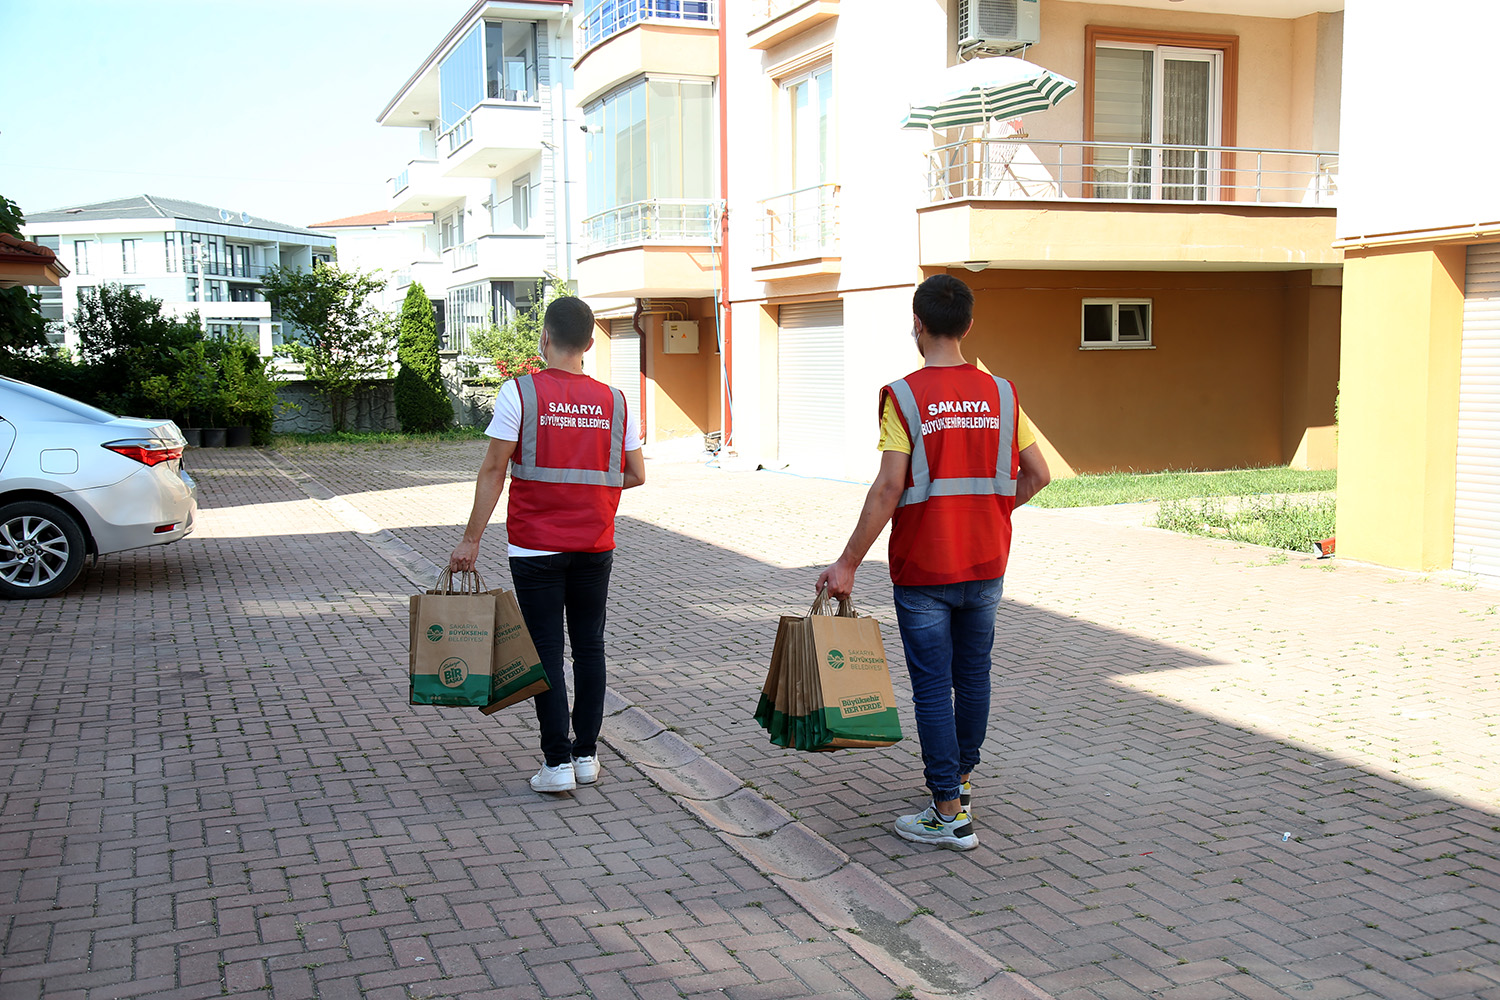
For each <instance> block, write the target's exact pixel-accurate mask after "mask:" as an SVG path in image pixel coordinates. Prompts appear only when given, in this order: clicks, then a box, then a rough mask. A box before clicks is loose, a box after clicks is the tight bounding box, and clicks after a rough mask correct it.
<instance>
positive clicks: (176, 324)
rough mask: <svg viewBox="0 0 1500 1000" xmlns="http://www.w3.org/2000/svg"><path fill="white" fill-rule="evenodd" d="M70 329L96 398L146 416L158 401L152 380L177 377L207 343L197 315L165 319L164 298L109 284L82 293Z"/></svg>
mask: <svg viewBox="0 0 1500 1000" xmlns="http://www.w3.org/2000/svg"><path fill="white" fill-rule="evenodd" d="M71 326H72V329H73V332H74V334H75V335H76V336H77V338H78V354H79V357H80V359H81V360H82V362H83V365H84V368H85V370H86V372H87V378H88V381H89V382H90V383H91V384H92V389H93V392H92V395H93V397H94V400H95V401H96V402H97V403H98V405H100V406H102V407H103V408H104V409H106V410H113V411H115V412H116V413H131V414H140V413H143V412H145V411H146V410H147V409H148V408H149V407H150V405H151V404H152V403H153V402H155V400H154V399H153V398H152V394H151V393H150V392H148V391H147V389H146V386H147V385H148V384H154V383H152V381H151V380H152V379H153V377H155V376H166V377H167V378H169V379H170V378H172V377H174V376H176V375H177V374H178V371H179V369H180V368H181V367H182V362H181V359H182V358H183V357H184V356H185V355H186V354H187V353H189V352H191V351H192V350H193V347H194V345H196V344H199V343H200V342H201V341H202V339H203V331H202V328H201V326H200V325H199V323H198V314H197V313H192V314H190V315H188V316H187V317H185V318H183V319H173V318H172V317H170V316H163V315H162V312H161V300H160V299H154V298H143V297H142V296H141V295H140V294H139V293H138V292H136V291H134V290H133V289H129V288H126V287H125V286H124V285H114V284H107V283H106V284H103V285H100V286H99V287H98V288H80V289H79V290H78V311H77V313H76V315H75V316H74V317H73V320H72V323H71Z"/></svg>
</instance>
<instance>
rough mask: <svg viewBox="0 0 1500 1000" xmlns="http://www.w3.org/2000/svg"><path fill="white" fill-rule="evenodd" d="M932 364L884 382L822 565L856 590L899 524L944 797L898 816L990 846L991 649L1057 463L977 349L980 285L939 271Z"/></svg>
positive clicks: (925, 328)
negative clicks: (1018, 511)
mask: <svg viewBox="0 0 1500 1000" xmlns="http://www.w3.org/2000/svg"><path fill="white" fill-rule="evenodd" d="M912 314H913V315H912V336H913V337H915V338H916V342H917V351H918V352H919V353H920V354H921V355H922V358H923V361H924V364H923V367H922V368H920V369H918V370H917V371H915V372H912V373H911V374H910V375H908V376H906V377H905V378H903V379H898V380H897V381H895V382H892V383H891V384H890V385H888V386H886V387H885V388H884V389H882V390H881V391H880V405H881V429H880V444H879V447H880V451H881V460H880V472H879V473H878V474H877V475H876V478H875V482H874V483H873V484H872V485H871V487H870V492H869V494H868V495H867V496H866V498H865V505H864V509H863V510H862V511H861V512H860V516H859V521H858V522H857V524H856V525H855V528H854V533H853V534H852V535H851V536H850V537H849V542H848V544H847V545H846V546H845V547H844V552H843V554H842V555H840V556H839V558H838V561H837V562H835V563H834V564H833V565H832V566H830V567H828V569H826V570H824V571H823V573H822V574H821V575H820V576H819V577H818V582H817V586H818V588H819V589H822V588H823V587H827V588H828V592H829V593H830V594H832V595H833V596H834V597H847V596H849V594H850V592H851V591H852V590H853V588H854V571H855V569H857V568H858V567H859V564H860V562H861V561H863V559H864V557H865V553H866V552H868V551H869V550H870V546H871V545H873V544H874V542H875V539H876V538H877V537H878V536H879V535H880V532H881V530H882V529H884V527H885V525H886V522H887V521H891V520H892V519H893V518H894V523H893V524H892V526H891V540H890V566H891V580H892V581H893V583H894V584H895V598H896V620H897V623H898V624H899V625H900V629H901V642H902V645H903V646H904V648H905V651H906V665H907V670H908V671H909V673H910V674H911V688H912V701H913V703H914V706H915V714H916V719H917V736H918V739H919V740H920V741H921V744H922V762H923V772H924V777H925V778H926V782H927V787H928V789H929V790H931V792H932V802H931V804H930V805H929V806H928V807H927V808H926V809H924V810H923V811H922V812H919V813H916V814H915V815H910V816H902V817H900V818H898V819H897V820H896V823H895V831H896V833H897V834H898V835H900V836H901V837H903V838H905V839H907V840H911V841H916V842H918V843H925V844H933V845H935V846H938V847H947V848H951V849H954V850H961V851H966V850H971V849H972V848H975V847H977V846H979V837H978V836H977V835H976V834H975V833H974V824H973V821H972V820H971V819H970V816H969V806H970V793H971V786H970V781H969V778H970V773H971V772H972V771H973V769H974V767H975V766H976V765H977V764H978V763H979V748H980V745H981V744H983V742H984V738H985V731H986V729H987V727H988V724H989V712H990V651H991V649H992V647H993V645H994V641H995V610H996V608H997V607H998V606H999V604H1000V592H1001V587H1002V584H1003V582H1004V576H1005V564H1006V559H1007V557H1008V556H1009V554H1010V519H1011V512H1012V511H1013V510H1014V509H1015V508H1016V507H1017V506H1019V505H1020V504H1023V503H1025V502H1026V501H1027V500H1030V499H1031V498H1032V497H1033V496H1035V495H1036V493H1037V492H1038V491H1039V490H1041V488H1042V487H1044V486H1046V485H1047V483H1048V481H1049V479H1050V475H1049V473H1048V471H1047V463H1046V460H1045V459H1043V458H1042V454H1041V450H1040V449H1039V448H1038V447H1037V445H1036V442H1035V437H1034V435H1033V434H1032V433H1031V430H1030V428H1029V427H1028V425H1027V423H1026V418H1025V415H1024V414H1023V413H1022V412H1021V408H1020V406H1019V405H1018V403H1017V398H1016V391H1015V388H1014V387H1013V386H1012V385H1011V384H1010V383H1009V382H1008V381H1006V380H1005V379H1001V378H995V377H993V376H991V375H987V374H985V373H984V372H982V371H980V370H979V369H978V368H976V367H974V366H973V365H971V364H969V363H967V362H966V361H965V360H964V356H963V351H962V341H963V338H964V336H965V335H967V334H968V332H969V330H970V328H972V326H973V325H974V294H973V292H971V291H970V290H969V287H968V286H967V285H965V284H964V283H963V282H962V281H959V280H958V279H957V278H955V277H952V276H951V275H947V274H939V275H934V276H933V277H931V278H928V279H927V280H926V281H924V282H922V284H920V285H919V286H917V291H916V294H915V295H914V296H913V297H912Z"/></svg>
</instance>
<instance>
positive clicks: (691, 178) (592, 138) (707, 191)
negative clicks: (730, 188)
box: [584, 79, 717, 245]
mask: <svg viewBox="0 0 1500 1000" xmlns="http://www.w3.org/2000/svg"><path fill="white" fill-rule="evenodd" d="M584 119H585V122H586V127H587V131H588V138H587V139H586V141H585V142H586V144H585V152H586V160H587V166H586V170H587V175H586V176H587V180H586V184H585V189H586V194H587V204H588V214H589V216H590V217H591V218H590V219H589V220H588V221H586V222H585V227H584V228H585V239H586V240H587V241H588V242H602V243H604V244H606V245H618V244H622V243H626V242H639V241H641V240H643V239H663V240H683V241H694V242H700V241H707V242H712V239H713V236H714V224H715V222H716V220H717V215H716V210H715V207H714V206H713V204H712V203H711V201H710V199H711V198H712V197H713V190H714V177H713V149H714V131H713V121H714V119H713V84H712V83H709V82H707V81H694V80H656V79H642V80H637V81H636V82H635V83H633V84H630V85H629V86H626V87H623V88H621V89H619V90H616V91H614V92H613V93H611V94H609V95H608V96H606V97H605V98H604V99H603V100H601V101H598V102H597V103H595V104H593V105H591V106H590V107H588V108H587V109H586V110H585V112H584ZM647 202H650V203H653V204H651V205H649V206H648V205H646V204H645V203H647ZM606 213H607V214H606Z"/></svg>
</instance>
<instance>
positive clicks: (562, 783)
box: [531, 761, 578, 792]
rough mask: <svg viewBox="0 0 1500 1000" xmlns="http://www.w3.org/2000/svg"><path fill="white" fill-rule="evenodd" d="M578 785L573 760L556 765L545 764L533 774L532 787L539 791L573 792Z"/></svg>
mask: <svg viewBox="0 0 1500 1000" xmlns="http://www.w3.org/2000/svg"><path fill="white" fill-rule="evenodd" d="M577 787H578V781H577V779H575V778H574V777H573V763H572V761H569V762H568V763H566V764H559V765H557V766H556V767H550V766H548V765H546V764H543V765H542V769H541V770H540V771H538V772H537V773H536V774H533V775H532V776H531V788H532V790H533V791H537V792H571V791H572V790H573V789H575V788H577Z"/></svg>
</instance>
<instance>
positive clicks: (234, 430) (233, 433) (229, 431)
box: [224, 424, 250, 448]
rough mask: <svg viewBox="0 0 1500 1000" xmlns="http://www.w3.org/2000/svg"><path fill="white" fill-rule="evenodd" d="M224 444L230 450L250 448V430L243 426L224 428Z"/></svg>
mask: <svg viewBox="0 0 1500 1000" xmlns="http://www.w3.org/2000/svg"><path fill="white" fill-rule="evenodd" d="M225 431H226V433H225V435H224V443H225V444H226V445H227V446H228V447H230V448H248V447H249V446H250V428H249V427H248V426H247V425H245V424H240V425H239V426H237V427H228V428H225Z"/></svg>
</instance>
